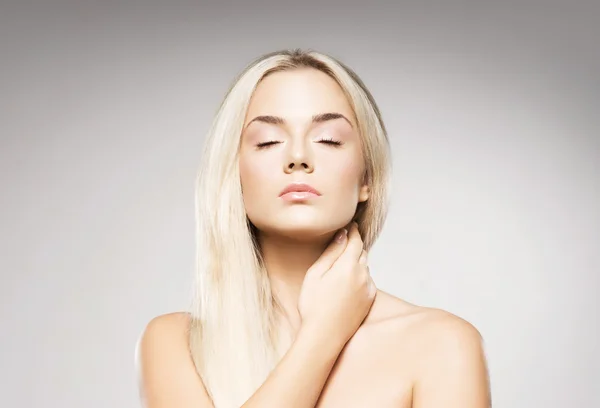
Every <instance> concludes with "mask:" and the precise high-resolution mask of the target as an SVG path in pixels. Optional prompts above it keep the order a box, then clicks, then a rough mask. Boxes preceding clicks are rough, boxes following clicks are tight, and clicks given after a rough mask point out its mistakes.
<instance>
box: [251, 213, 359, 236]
mask: <svg viewBox="0 0 600 408" xmlns="http://www.w3.org/2000/svg"><path fill="white" fill-rule="evenodd" d="M261 221H262V222H261ZM348 222H349V221H348ZM252 223H253V224H254V225H255V226H256V228H257V229H258V230H259V231H260V232H262V233H265V234H268V235H272V236H276V235H279V236H281V237H287V238H293V239H297V240H299V241H310V240H314V239H318V238H323V237H324V236H325V235H329V234H331V233H333V232H335V231H336V230H337V229H339V228H341V227H343V226H344V225H346V224H347V222H344V220H339V221H336V220H333V219H331V217H330V218H329V219H322V218H320V219H316V218H312V219H308V217H306V218H302V217H298V218H289V217H288V218H287V219H285V220H277V219H269V220H260V221H257V222H256V223H255V222H252Z"/></svg>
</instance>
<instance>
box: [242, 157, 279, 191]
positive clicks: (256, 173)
mask: <svg viewBox="0 0 600 408" xmlns="http://www.w3.org/2000/svg"><path fill="white" fill-rule="evenodd" d="M239 167H240V183H241V184H242V189H243V191H244V195H251V194H254V193H258V192H260V191H261V190H264V189H265V188H266V187H267V186H268V185H270V184H271V185H272V184H273V183H270V182H272V181H273V180H272V179H273V176H274V171H273V163H270V162H269V161H268V160H256V159H251V158H248V157H245V156H242V157H240V160H239Z"/></svg>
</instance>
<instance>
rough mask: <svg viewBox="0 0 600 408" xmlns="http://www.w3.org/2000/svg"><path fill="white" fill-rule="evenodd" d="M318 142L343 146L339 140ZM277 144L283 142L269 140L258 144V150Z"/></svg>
mask: <svg viewBox="0 0 600 408" xmlns="http://www.w3.org/2000/svg"><path fill="white" fill-rule="evenodd" d="M318 142H321V143H325V144H329V145H334V146H341V145H342V142H340V141H339V140H333V139H321V140H318ZM277 143H281V142H279V141H277V140H269V141H268V142H261V143H258V144H257V145H256V147H257V148H258V149H264V148H265V147H268V146H271V145H273V144H277Z"/></svg>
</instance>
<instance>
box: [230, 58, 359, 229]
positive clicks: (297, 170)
mask: <svg viewBox="0 0 600 408" xmlns="http://www.w3.org/2000/svg"><path fill="white" fill-rule="evenodd" d="M326 113H333V114H334V115H329V116H325V117H321V119H320V120H319V119H317V120H316V121H313V116H315V115H322V114H326ZM260 116H269V117H271V119H269V118H266V119H263V120H261V118H260ZM257 117H259V118H258V119H255V118H257ZM273 117H275V118H273ZM277 118H281V119H277ZM239 168H240V181H241V185H242V190H243V199H244V205H245V208H246V213H247V215H248V218H249V219H250V221H251V222H252V223H253V224H254V225H255V226H256V227H257V228H258V230H259V231H260V232H261V233H263V234H265V233H266V234H274V235H286V236H289V237H294V238H297V239H310V238H313V237H315V236H322V235H324V234H327V233H329V232H332V231H335V230H336V229H338V228H341V227H343V226H345V225H346V224H348V223H349V222H350V221H351V220H352V218H353V217H354V214H355V212H356V207H357V205H358V203H359V202H363V201H366V200H367V199H368V197H369V189H368V186H367V185H363V175H364V171H365V164H364V159H363V152H362V148H361V143H360V139H359V133H358V130H357V124H356V119H355V117H354V113H353V111H352V108H351V107H350V104H349V103H348V100H347V99H346V96H345V95H344V93H343V91H342V89H341V88H340V86H339V85H338V84H337V83H336V82H335V80H334V79H332V78H330V77H329V76H328V75H326V74H324V73H322V72H321V71H318V70H316V69H310V68H306V69H297V70H292V71H285V72H275V73H272V74H270V75H268V76H267V77H266V78H264V79H263V80H262V81H261V82H260V83H259V85H258V86H257V88H256V90H255V92H254V94H253V96H252V98H251V100H250V105H249V108H248V112H247V115H246V118H245V121H244V128H243V131H242V139H241V144H240V152H239ZM290 183H306V184H309V185H310V186H312V187H313V188H314V189H316V190H317V191H318V194H319V195H316V196H309V197H308V198H306V197H305V198H303V197H302V196H301V195H299V194H297V195H294V194H293V193H292V194H288V195H285V196H280V193H281V192H282V190H283V189H284V188H286V187H287V186H288V185H289V184H290Z"/></svg>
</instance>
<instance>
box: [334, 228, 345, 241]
mask: <svg viewBox="0 0 600 408" xmlns="http://www.w3.org/2000/svg"><path fill="white" fill-rule="evenodd" d="M347 234H348V231H346V228H342V230H341V231H340V232H338V234H337V236H336V237H335V240H336V241H337V242H340V243H341V242H344V240H345V239H346V235H347Z"/></svg>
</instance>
